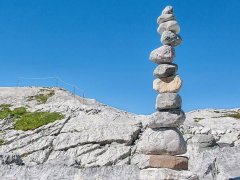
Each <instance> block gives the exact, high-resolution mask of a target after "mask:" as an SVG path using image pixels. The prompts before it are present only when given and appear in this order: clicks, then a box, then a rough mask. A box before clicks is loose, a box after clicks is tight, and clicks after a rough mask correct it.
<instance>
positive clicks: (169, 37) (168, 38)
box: [161, 31, 182, 46]
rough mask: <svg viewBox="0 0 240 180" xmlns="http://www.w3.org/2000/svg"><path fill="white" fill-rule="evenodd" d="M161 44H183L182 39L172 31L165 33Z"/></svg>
mask: <svg viewBox="0 0 240 180" xmlns="http://www.w3.org/2000/svg"><path fill="white" fill-rule="evenodd" d="M161 42H162V44H164V45H169V46H178V45H180V44H181V42H182V38H181V36H179V35H178V34H175V33H174V32H172V31H164V32H163V33H162V36H161Z"/></svg>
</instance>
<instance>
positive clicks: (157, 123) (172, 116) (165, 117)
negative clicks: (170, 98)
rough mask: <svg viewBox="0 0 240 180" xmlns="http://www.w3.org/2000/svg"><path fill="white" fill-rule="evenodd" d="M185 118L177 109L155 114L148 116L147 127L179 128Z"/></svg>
mask: <svg viewBox="0 0 240 180" xmlns="http://www.w3.org/2000/svg"><path fill="white" fill-rule="evenodd" d="M185 118H186V117H185V113H184V112H183V111H182V110H178V109H173V110H168V111H160V112H155V113H153V114H152V115H151V116H150V118H149V119H150V120H149V123H148V126H149V127H150V128H160V127H179V126H180V125H182V124H183V122H184V120H185Z"/></svg>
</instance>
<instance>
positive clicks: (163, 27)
mask: <svg viewBox="0 0 240 180" xmlns="http://www.w3.org/2000/svg"><path fill="white" fill-rule="evenodd" d="M157 31H158V33H159V34H162V33H163V32H164V31H172V32H173V33H175V34H179V32H180V26H179V24H178V22H177V21H167V22H164V23H161V24H160V25H159V27H158V29H157Z"/></svg>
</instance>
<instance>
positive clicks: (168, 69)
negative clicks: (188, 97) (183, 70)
mask: <svg viewBox="0 0 240 180" xmlns="http://www.w3.org/2000/svg"><path fill="white" fill-rule="evenodd" d="M177 70H178V66H177V65H176V64H160V65H158V66H157V67H156V68H155V69H154V71H153V74H154V76H156V77H157V78H165V77H169V76H172V75H175V74H176V72H177Z"/></svg>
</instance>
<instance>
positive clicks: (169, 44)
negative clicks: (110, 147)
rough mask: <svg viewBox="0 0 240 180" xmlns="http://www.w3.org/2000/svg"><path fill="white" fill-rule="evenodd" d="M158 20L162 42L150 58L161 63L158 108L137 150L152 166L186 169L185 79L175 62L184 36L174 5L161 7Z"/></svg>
mask: <svg viewBox="0 0 240 180" xmlns="http://www.w3.org/2000/svg"><path fill="white" fill-rule="evenodd" d="M157 23H158V24H159V27H158V30H157V31H158V32H159V33H160V34H161V35H162V36H161V42H162V44H163V46H161V47H159V48H157V49H155V50H153V51H152V52H151V54H150V59H151V61H153V62H155V63H156V64H158V66H157V67H156V69H155V70H154V76H156V77H157V79H156V80H154V81H153V89H154V90H156V91H157V92H158V93H159V94H158V96H157V99H156V110H157V112H155V113H153V114H152V115H151V117H150V120H149V122H148V128H147V129H146V130H145V132H144V133H143V135H142V137H141V141H140V142H139V145H138V147H137V150H138V152H140V153H142V154H145V155H148V157H149V161H148V167H149V168H169V169H174V170H187V169H188V159H187V157H184V156H179V155H181V154H184V153H186V151H187V148H186V142H185V141H184V139H183V136H182V134H181V132H180V131H179V129H178V127H179V126H180V125H181V124H182V123H183V122H184V120H185V114H184V112H183V111H182V110H181V105H182V100H181V97H180V96H179V95H178V94H177V93H178V92H179V90H180V88H181V85H182V80H181V78H180V76H179V75H177V74H176V73H177V70H178V66H177V65H176V64H173V60H174V58H175V50H174V47H175V46H178V45H179V44H180V43H181V42H182V39H181V37H180V36H179V35H178V33H179V32H180V27H179V25H178V23H177V21H176V18H175V16H174V14H173V8H172V6H167V7H166V8H165V9H164V10H163V11H162V14H161V15H160V16H159V18H158V19H157Z"/></svg>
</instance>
